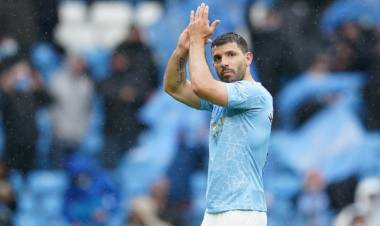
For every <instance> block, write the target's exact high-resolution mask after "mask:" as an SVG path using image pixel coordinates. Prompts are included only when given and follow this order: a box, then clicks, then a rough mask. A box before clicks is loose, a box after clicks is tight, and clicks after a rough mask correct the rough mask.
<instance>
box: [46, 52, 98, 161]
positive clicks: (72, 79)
mask: <svg viewBox="0 0 380 226" xmlns="http://www.w3.org/2000/svg"><path fill="white" fill-rule="evenodd" d="M94 86H95V85H94V82H93V80H92V79H91V78H90V77H89V75H88V73H87V64H86V62H85V60H84V58H82V57H81V56H79V55H69V56H68V57H67V59H66V65H65V67H64V68H63V69H62V70H61V71H59V72H57V73H56V74H55V75H54V76H53V77H52V79H51V80H50V82H49V85H48V87H49V91H50V93H51V95H52V96H53V98H54V103H53V104H52V105H51V108H50V113H51V119H52V121H51V122H52V127H53V142H52V148H51V150H50V153H51V155H50V156H51V165H52V167H53V168H61V167H62V166H63V165H62V164H63V163H64V160H65V158H66V157H67V155H69V154H70V153H71V152H73V151H75V150H76V149H77V148H78V146H79V145H80V143H81V142H82V140H83V138H84V136H85V135H86V133H87V130H88V127H89V121H90V115H91V109H92V107H91V104H92V100H93V95H94V88H95V87H94Z"/></svg>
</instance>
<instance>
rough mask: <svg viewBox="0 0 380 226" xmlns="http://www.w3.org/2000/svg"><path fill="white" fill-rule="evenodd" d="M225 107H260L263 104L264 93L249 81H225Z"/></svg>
mask: <svg viewBox="0 0 380 226" xmlns="http://www.w3.org/2000/svg"><path fill="white" fill-rule="evenodd" d="M226 85H227V95H228V102H227V108H232V109H261V108H263V107H264V105H265V95H264V94H263V93H262V92H261V89H260V88H258V87H257V86H258V85H254V84H252V83H251V82H246V81H238V82H233V83H227V84H226Z"/></svg>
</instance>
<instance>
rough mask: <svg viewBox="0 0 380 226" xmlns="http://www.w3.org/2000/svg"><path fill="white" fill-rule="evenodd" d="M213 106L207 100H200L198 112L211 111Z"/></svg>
mask: <svg viewBox="0 0 380 226" xmlns="http://www.w3.org/2000/svg"><path fill="white" fill-rule="evenodd" d="M212 108H213V104H212V103H210V102H208V101H207V100H204V99H201V104H200V107H199V110H205V111H212Z"/></svg>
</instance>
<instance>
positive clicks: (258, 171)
mask: <svg viewBox="0 0 380 226" xmlns="http://www.w3.org/2000/svg"><path fill="white" fill-rule="evenodd" d="M219 23H220V21H219V20H216V21H214V22H212V23H211V25H209V20H208V6H206V5H205V4H201V5H200V6H199V7H198V8H197V10H196V12H195V13H194V12H191V15H190V24H189V26H188V27H187V28H186V29H185V31H184V32H183V33H182V34H181V35H180V37H179V41H178V44H177V48H176V49H175V50H174V52H173V54H172V56H171V58H170V59H169V62H168V65H167V68H166V72H165V76H164V88H165V91H166V92H168V93H169V94H170V95H171V96H173V97H174V98H175V99H177V100H178V101H180V102H182V103H184V104H187V105H189V106H191V107H193V108H197V109H200V110H209V111H211V112H212V115H211V123H210V136H209V151H210V153H209V155H210V158H209V159H210V160H209V175H208V185H207V194H206V199H207V209H206V213H205V216H204V219H203V223H202V226H224V225H225V226H236V225H239V226H245V225H247V226H248V225H249V226H266V224H267V223H266V222H267V218H266V204H265V197H264V190H263V181H262V171H263V167H264V164H265V161H266V156H267V153H268V142H269V135H270V130H271V123H272V122H271V121H272V112H273V107H272V106H273V103H272V97H271V95H270V94H269V92H268V91H267V90H266V89H265V88H264V87H263V86H262V85H261V84H260V83H257V82H255V81H254V80H253V79H252V76H251V74H250V71H249V65H250V64H251V62H252V59H253V54H252V53H251V52H248V50H247V43H246V41H245V40H244V39H243V38H242V37H241V36H239V35H238V34H235V33H227V34H223V35H221V36H219V37H218V38H216V39H215V40H214V41H213V43H212V44H211V48H212V55H213V61H214V62H213V65H214V68H215V70H216V72H217V74H218V77H219V78H220V80H221V81H218V80H215V79H214V78H213V77H212V74H211V72H210V69H209V68H208V65H207V62H206V57H205V54H204V53H205V44H206V43H207V40H208V38H209V37H210V36H211V35H212V34H213V32H214V30H215V28H216V26H217V25H218V24H219ZM187 59H188V60H189V69H190V80H191V81H188V80H186V79H185V65H186V60H187Z"/></svg>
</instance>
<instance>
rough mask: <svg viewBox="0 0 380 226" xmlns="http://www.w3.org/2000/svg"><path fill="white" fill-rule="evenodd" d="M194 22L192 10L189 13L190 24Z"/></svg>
mask: <svg viewBox="0 0 380 226" xmlns="http://www.w3.org/2000/svg"><path fill="white" fill-rule="evenodd" d="M192 22H194V10H191V12H190V23H192Z"/></svg>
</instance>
